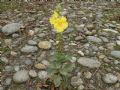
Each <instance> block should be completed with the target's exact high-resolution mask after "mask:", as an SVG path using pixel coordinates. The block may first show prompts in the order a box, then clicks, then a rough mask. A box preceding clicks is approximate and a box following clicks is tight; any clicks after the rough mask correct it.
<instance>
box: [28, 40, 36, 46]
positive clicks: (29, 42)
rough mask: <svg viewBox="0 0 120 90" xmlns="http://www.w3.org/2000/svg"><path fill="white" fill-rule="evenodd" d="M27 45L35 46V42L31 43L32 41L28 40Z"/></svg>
mask: <svg viewBox="0 0 120 90" xmlns="http://www.w3.org/2000/svg"><path fill="white" fill-rule="evenodd" d="M28 44H29V45H37V42H36V41H33V40H28Z"/></svg>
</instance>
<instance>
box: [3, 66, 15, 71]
mask: <svg viewBox="0 0 120 90" xmlns="http://www.w3.org/2000/svg"><path fill="white" fill-rule="evenodd" d="M13 70H14V68H13V67H12V66H5V71H7V72H12V71H13Z"/></svg>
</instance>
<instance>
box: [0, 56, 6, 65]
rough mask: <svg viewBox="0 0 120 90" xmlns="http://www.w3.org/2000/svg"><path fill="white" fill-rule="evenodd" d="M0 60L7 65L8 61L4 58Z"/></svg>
mask: <svg viewBox="0 0 120 90" xmlns="http://www.w3.org/2000/svg"><path fill="white" fill-rule="evenodd" d="M0 60H1V61H2V62H4V63H5V64H8V59H7V58H6V57H1V58H0Z"/></svg>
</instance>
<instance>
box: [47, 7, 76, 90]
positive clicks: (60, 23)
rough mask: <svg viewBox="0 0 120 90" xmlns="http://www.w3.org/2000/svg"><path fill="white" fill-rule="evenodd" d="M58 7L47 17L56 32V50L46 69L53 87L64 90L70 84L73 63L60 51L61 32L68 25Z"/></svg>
mask: <svg viewBox="0 0 120 90" xmlns="http://www.w3.org/2000/svg"><path fill="white" fill-rule="evenodd" d="M60 11H61V10H60V8H57V9H56V10H54V11H53V14H52V16H51V17H50V19H49V22H50V24H51V25H52V26H53V28H54V29H55V30H56V32H57V38H56V39H57V40H56V46H57V52H56V53H55V56H54V57H53V59H52V61H51V62H50V67H49V69H48V74H49V75H50V76H51V80H52V82H53V83H54V85H55V87H59V88H61V89H60V90H66V88H68V87H69V86H70V84H69V83H68V82H70V81H69V80H70V79H68V78H69V77H70V72H71V71H72V70H73V67H74V65H71V63H70V61H69V60H70V57H69V56H68V55H66V54H64V53H63V52H62V48H63V46H62V44H63V42H62V39H63V38H62V36H63V35H62V33H63V32H64V31H65V29H67V27H68V21H67V18H66V17H65V16H63V15H61V14H60Z"/></svg>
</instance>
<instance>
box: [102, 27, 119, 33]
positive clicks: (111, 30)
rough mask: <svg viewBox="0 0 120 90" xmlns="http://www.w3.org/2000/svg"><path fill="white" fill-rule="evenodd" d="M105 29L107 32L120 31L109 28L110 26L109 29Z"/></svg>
mask: <svg viewBox="0 0 120 90" xmlns="http://www.w3.org/2000/svg"><path fill="white" fill-rule="evenodd" d="M103 31H106V32H112V33H118V31H116V30H113V29H109V28H107V29H103Z"/></svg>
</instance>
